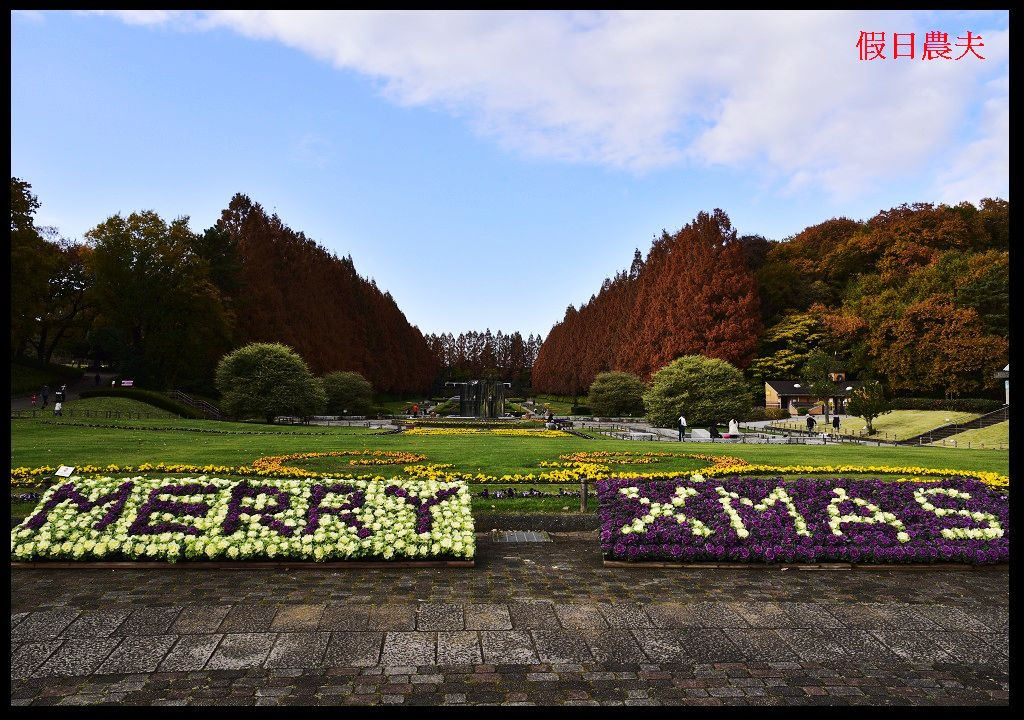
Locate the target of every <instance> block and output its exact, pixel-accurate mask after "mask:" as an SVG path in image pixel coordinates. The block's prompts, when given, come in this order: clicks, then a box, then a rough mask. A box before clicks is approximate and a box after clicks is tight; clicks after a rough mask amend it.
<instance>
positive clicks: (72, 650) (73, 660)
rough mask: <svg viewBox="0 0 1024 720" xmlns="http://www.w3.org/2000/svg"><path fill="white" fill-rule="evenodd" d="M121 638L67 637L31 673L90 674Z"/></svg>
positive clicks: (39, 675)
mask: <svg viewBox="0 0 1024 720" xmlns="http://www.w3.org/2000/svg"><path fill="white" fill-rule="evenodd" d="M122 639H123V638H119V637H113V638H68V639H67V640H65V641H64V644H63V645H62V646H61V647H60V648H59V649H58V650H57V651H56V652H54V653H53V654H52V655H51V656H50V657H49V659H48V660H47V661H46V662H45V663H43V664H42V665H40V666H39V667H38V668H36V670H35V671H34V672H33V673H32V676H33V677H47V676H50V675H64V676H73V675H91V674H92V673H93V672H94V671H95V670H96V668H97V667H99V665H100V663H102V662H103V661H104V660H105V659H106V657H107V656H108V655H109V654H110V653H111V651H112V650H113V649H114V648H115V647H117V645H118V643H120V642H121V640H122Z"/></svg>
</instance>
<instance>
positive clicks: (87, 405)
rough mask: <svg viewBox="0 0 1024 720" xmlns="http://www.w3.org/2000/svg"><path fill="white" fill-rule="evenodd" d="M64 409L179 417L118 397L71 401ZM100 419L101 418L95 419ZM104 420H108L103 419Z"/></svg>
mask: <svg viewBox="0 0 1024 720" xmlns="http://www.w3.org/2000/svg"><path fill="white" fill-rule="evenodd" d="M64 407H65V408H66V409H68V410H89V411H91V412H108V411H110V412H117V413H146V414H148V415H159V416H161V417H165V418H169V419H170V418H177V417H178V416H177V415H175V414H174V413H172V412H168V411H167V410H164V409H162V408H158V407H156V406H155V405H150V404H149V403H144V402H141V401H139V400H133V399H131V398H117V397H95V398H81V399H78V400H69V401H68V402H66V403H64ZM70 419H72V420H74V419H78V420H82V421H84V422H85V421H88V420H87V419H85V418H70ZM93 419H97V420H98V419H99V418H93ZM103 419H104V420H105V419H106V418H103Z"/></svg>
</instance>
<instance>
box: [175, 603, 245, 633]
mask: <svg viewBox="0 0 1024 720" xmlns="http://www.w3.org/2000/svg"><path fill="white" fill-rule="evenodd" d="M230 610H231V606H230V605H189V606H187V607H184V608H182V610H181V612H180V613H179V614H178V618H177V620H175V621H174V625H172V626H171V632H172V633H174V634H176V635H195V634H197V633H213V632H217V629H218V628H219V627H220V625H221V623H222V622H223V621H224V618H225V617H227V614H228V612H229V611H230Z"/></svg>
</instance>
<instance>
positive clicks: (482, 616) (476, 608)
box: [466, 603, 512, 630]
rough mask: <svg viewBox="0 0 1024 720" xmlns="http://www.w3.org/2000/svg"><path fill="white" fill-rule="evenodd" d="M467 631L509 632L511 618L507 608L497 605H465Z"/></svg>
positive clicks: (503, 605)
mask: <svg viewBox="0 0 1024 720" xmlns="http://www.w3.org/2000/svg"><path fill="white" fill-rule="evenodd" d="M466 629H467V630H511V629H512V616H511V615H510V614H509V611H508V606H507V605H505V604H499V603H470V604H468V605H466Z"/></svg>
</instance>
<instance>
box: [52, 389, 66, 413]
mask: <svg viewBox="0 0 1024 720" xmlns="http://www.w3.org/2000/svg"><path fill="white" fill-rule="evenodd" d="M57 397H60V393H57ZM63 409H64V403H62V402H61V401H60V400H57V401H56V402H55V403H54V404H53V416H54V417H60V416H61V411H62V410H63Z"/></svg>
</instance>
